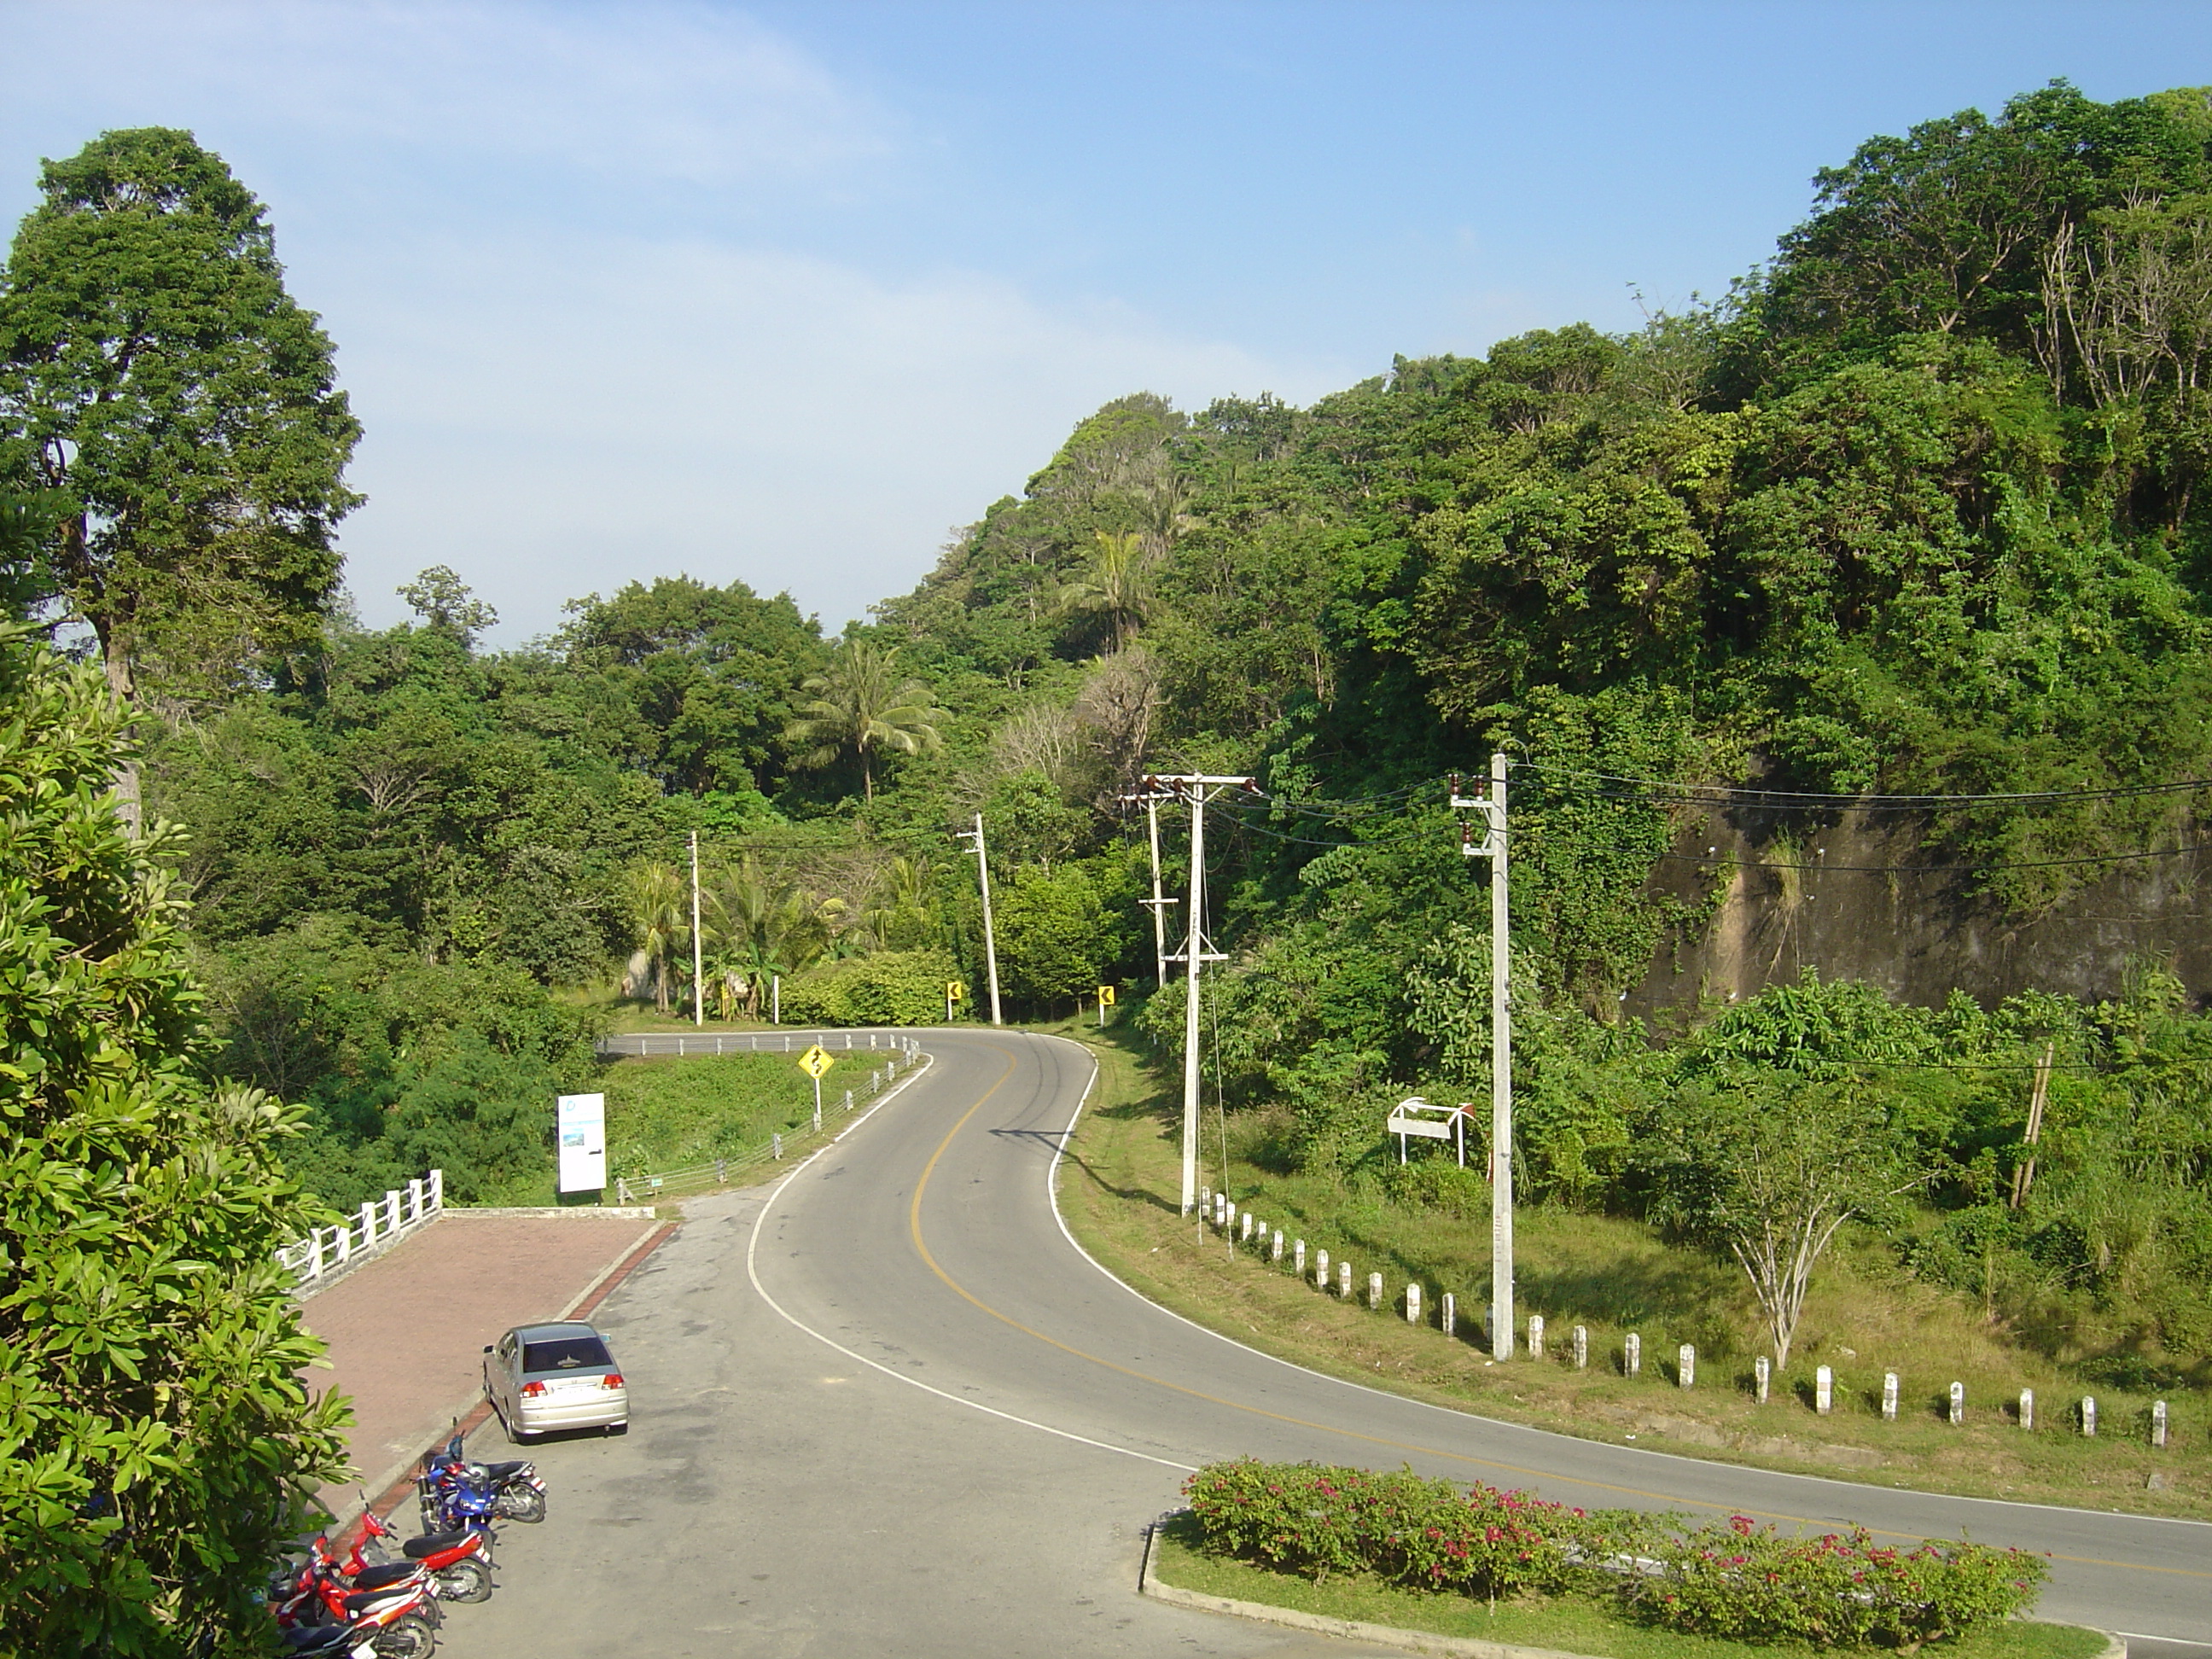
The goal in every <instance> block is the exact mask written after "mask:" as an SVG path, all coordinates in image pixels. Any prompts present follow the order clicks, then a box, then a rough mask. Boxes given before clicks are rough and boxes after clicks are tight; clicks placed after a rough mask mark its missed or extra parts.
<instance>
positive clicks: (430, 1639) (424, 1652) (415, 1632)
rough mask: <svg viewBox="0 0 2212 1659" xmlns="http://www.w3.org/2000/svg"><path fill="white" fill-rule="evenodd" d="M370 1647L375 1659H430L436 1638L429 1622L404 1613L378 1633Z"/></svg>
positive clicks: (412, 1614)
mask: <svg viewBox="0 0 2212 1659" xmlns="http://www.w3.org/2000/svg"><path fill="white" fill-rule="evenodd" d="M371 1645H373V1646H374V1648H375V1650H376V1659H430V1654H431V1651H432V1650H434V1649H435V1648H436V1646H437V1645H438V1638H437V1634H436V1632H434V1631H433V1630H431V1628H430V1623H429V1620H427V1619H421V1618H417V1617H416V1615H415V1614H414V1613H402V1614H400V1616H399V1617H398V1618H397V1619H395V1620H392V1622H391V1623H390V1624H388V1625H386V1626H385V1627H384V1628H383V1629H382V1630H380V1631H379V1632H377V1635H376V1640H375V1641H374V1643H373V1644H371Z"/></svg>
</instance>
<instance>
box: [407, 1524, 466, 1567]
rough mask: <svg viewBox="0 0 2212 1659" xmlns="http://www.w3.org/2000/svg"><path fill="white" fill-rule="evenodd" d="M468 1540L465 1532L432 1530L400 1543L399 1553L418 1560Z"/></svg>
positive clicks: (455, 1546)
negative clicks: (419, 1536) (432, 1531)
mask: <svg viewBox="0 0 2212 1659" xmlns="http://www.w3.org/2000/svg"><path fill="white" fill-rule="evenodd" d="M468 1541H469V1534H467V1533H466V1532H465V1531H463V1532H434V1533H428V1534H425V1535H424V1536H422V1537H421V1538H410V1539H409V1540H408V1541H406V1542H405V1543H404V1544H402V1545H401V1546H400V1547H399V1548H400V1553H402V1554H404V1555H405V1556H407V1557H408V1558H409V1559H411V1560H416V1561H420V1560H422V1559H424V1558H425V1557H427V1556H432V1555H438V1554H441V1553H444V1552H445V1551H447V1550H450V1549H453V1548H457V1547H459V1546H460V1545H463V1544H465V1543H467V1542H468Z"/></svg>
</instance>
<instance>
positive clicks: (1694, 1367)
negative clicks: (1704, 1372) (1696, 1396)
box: [1674, 1342, 1698, 1389]
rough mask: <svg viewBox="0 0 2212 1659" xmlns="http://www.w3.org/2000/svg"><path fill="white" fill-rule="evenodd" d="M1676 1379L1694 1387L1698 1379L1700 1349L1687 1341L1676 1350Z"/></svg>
mask: <svg viewBox="0 0 2212 1659" xmlns="http://www.w3.org/2000/svg"><path fill="white" fill-rule="evenodd" d="M1674 1364H1675V1368H1676V1370H1675V1376H1676V1379H1677V1380H1678V1381H1679V1382H1680V1383H1681V1385H1682V1386H1683V1387H1684V1388H1686V1389H1688V1388H1694V1387H1695V1386H1696V1385H1697V1381H1698V1351H1697V1349H1696V1348H1694V1347H1692V1346H1691V1345H1690V1344H1689V1343H1687V1342H1685V1343H1684V1344H1683V1345H1682V1346H1680V1347H1679V1348H1677V1349H1676V1350H1675V1351H1674Z"/></svg>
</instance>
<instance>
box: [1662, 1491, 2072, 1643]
mask: <svg viewBox="0 0 2212 1659" xmlns="http://www.w3.org/2000/svg"><path fill="white" fill-rule="evenodd" d="M1653 1554H1654V1555H1655V1557H1656V1559H1658V1560H1659V1561H1661V1562H1662V1563H1663V1564H1664V1565H1665V1567H1666V1571H1665V1572H1664V1573H1662V1574H1656V1575H1653V1576H1651V1577H1646V1578H1640V1579H1638V1580H1637V1581H1635V1583H1633V1585H1632V1589H1631V1590H1630V1592H1629V1600H1630V1602H1631V1604H1632V1606H1633V1607H1636V1608H1637V1609H1638V1611H1639V1612H1641V1613H1643V1614H1644V1615H1645V1616H1646V1617H1648V1618H1650V1620H1652V1621H1653V1622H1655V1623H1657V1624H1661V1625H1665V1626H1668V1627H1670V1628H1672V1629H1674V1630H1680V1631H1689V1632H1696V1633H1699V1634H1701V1635H1706V1636H1725V1637H1734V1638H1742V1639H1747V1640H1750V1641H1754V1642H1804V1643H1808V1644H1811V1645H1812V1646H1814V1647H1823V1648H1840V1647H1867V1646H1871V1645H1874V1644H1877V1643H1879V1644H1881V1645H1884V1646H1887V1647H1893V1648H1897V1649H1899V1650H1903V1651H1905V1652H1907V1653H1910V1652H1912V1651H1913V1650H1916V1649H1917V1648H1918V1647H1919V1646H1920V1645H1921V1644H1923V1643H1926V1642H1941V1641H1946V1640H1949V1639H1951V1638H1955V1637H1958V1636H1960V1635H1962V1634H1964V1633H1965V1632H1966V1631H1968V1630H1970V1629H1972V1627H1973V1626H1977V1625H1981V1624H1986V1623H1990V1622H1991V1621H1993V1620H2002V1619H2009V1618H2011V1617H2012V1616H2013V1615H2015V1613H2022V1612H2024V1611H2026V1610H2027V1607H2029V1606H2030V1605H2031V1604H2032V1603H2033V1601H2034V1600H2035V1596H2036V1592H2037V1591H2038V1589H2040V1588H2041V1586H2042V1584H2043V1582H2044V1580H2045V1578H2047V1577H2049V1576H2050V1571H2051V1570H2050V1568H2049V1567H2048V1566H2047V1565H2045V1563H2044V1561H2043V1560H2042V1559H2041V1558H2039V1557H2038V1556H2033V1555H2027V1554H2024V1553H2021V1551H2019V1550H2000V1549H1993V1548H1991V1547H1989V1546H1988V1545H1985V1544H1969V1543H1957V1544H1950V1543H1937V1542H1935V1541H1929V1542H1928V1543H1925V1544H1923V1545H1921V1546H1920V1547H1918V1548H1917V1549H1910V1550H1900V1549H1891V1548H1887V1547H1882V1546H1880V1545H1877V1544H1875V1541H1873V1539H1872V1538H1870V1537H1869V1535H1868V1534H1867V1533H1866V1531H1865V1529H1864V1528H1857V1529H1856V1530H1854V1531H1853V1532H1851V1533H1850V1534H1849V1535H1848V1536H1839V1535H1838V1534H1833V1533H1831V1534H1826V1535H1825V1536H1822V1537H1819V1538H1785V1537H1784V1536H1782V1535H1781V1534H1779V1533H1778V1532H1777V1531H1776V1530H1775V1529H1774V1528H1772V1527H1768V1528H1765V1530H1764V1531H1760V1530H1759V1529H1757V1528H1756V1527H1755V1525H1754V1523H1753V1522H1752V1521H1751V1520H1750V1519H1749V1517H1747V1516H1741V1515H1739V1516H1734V1517H1732V1518H1731V1519H1729V1521H1727V1522H1716V1523H1714V1524H1713V1525H1711V1526H1709V1527H1704V1528H1699V1530H1698V1531H1696V1532H1693V1533H1691V1534H1688V1535H1687V1536H1686V1537H1682V1538H1678V1539H1672V1540H1669V1541H1668V1542H1667V1543H1665V1544H1663V1545H1662V1546H1661V1547H1659V1548H1658V1549H1657V1550H1656V1551H1655V1552H1653Z"/></svg>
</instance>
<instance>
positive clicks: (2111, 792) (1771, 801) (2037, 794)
mask: <svg viewBox="0 0 2212 1659" xmlns="http://www.w3.org/2000/svg"><path fill="white" fill-rule="evenodd" d="M1514 764H1515V766H1516V768H1517V769H1526V770H1528V771H1532V772H1542V773H1546V774H1548V775H1553V776H1557V777H1566V778H1589V779H1592V780H1595V781H1598V782H1601V783H1613V784H1620V785H1623V786H1625V787H1629V788H1632V789H1641V790H1644V791H1647V792H1650V793H1652V794H1653V795H1655V796H1656V799H1662V800H1674V801H1681V802H1686V803H1692V804H1705V805H1773V806H1778V807H1790V806H1796V807H1802V808H1806V809H1808V810H1809V809H1813V808H1818V807H1828V808H1835V809H1844V810H1850V811H1868V812H1929V811H1944V810H1958V811H1963V810H1965V809H1966V808H1968V807H1973V806H2035V805H2054V804H2056V803H2058V802H2062V801H2091V800H2124V799H2135V798H2137V797H2141V796H2146V795H2182V794H2190V793H2195V792H2197V791H2199V790H2205V789H2212V778H2185V779H2181V780H2179V781H2176V782H2172V783H2141V784H2126V785H2122V786H2119V787H2113V788H2109V789H2042V790H2032V791H2023V792H2021V793H2012V794H1981V795H1881V794H1871V793H1869V794H1836V793H1817V792H1814V791H1810V790H1797V789H1752V788H1745V787H1739V786H1736V785H1733V784H1718V783H1714V784H1705V783H1684V782H1681V781H1679V780H1675V779H1671V778H1638V777H1630V776H1626V775H1622V774H1620V773H1615V772H1593V771H1589V770H1587V769H1583V768H1580V767H1572V766H1551V765H1547V764H1545V763H1542V762H1541V761H1516V763H1514Z"/></svg>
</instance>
